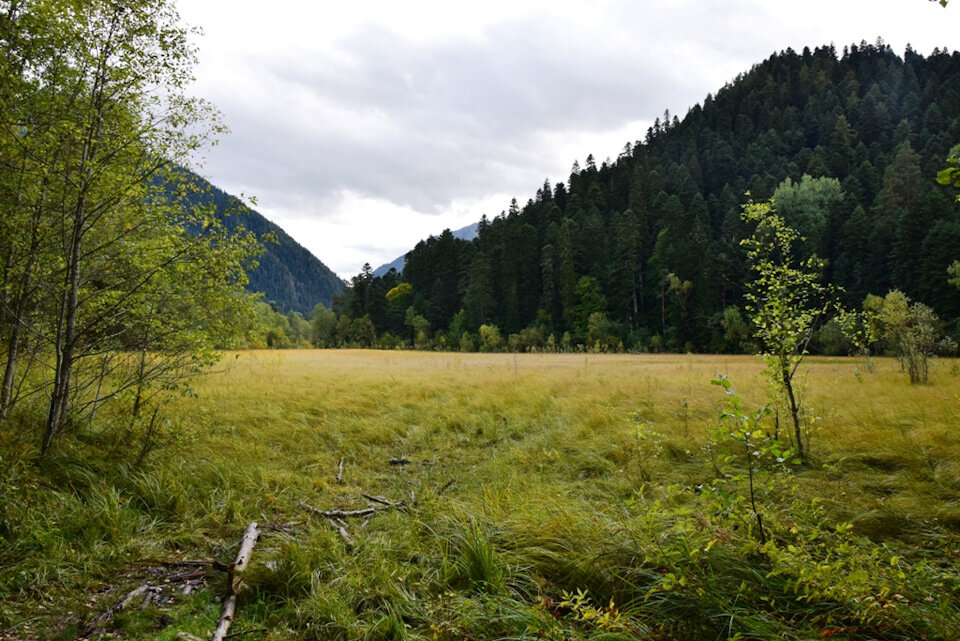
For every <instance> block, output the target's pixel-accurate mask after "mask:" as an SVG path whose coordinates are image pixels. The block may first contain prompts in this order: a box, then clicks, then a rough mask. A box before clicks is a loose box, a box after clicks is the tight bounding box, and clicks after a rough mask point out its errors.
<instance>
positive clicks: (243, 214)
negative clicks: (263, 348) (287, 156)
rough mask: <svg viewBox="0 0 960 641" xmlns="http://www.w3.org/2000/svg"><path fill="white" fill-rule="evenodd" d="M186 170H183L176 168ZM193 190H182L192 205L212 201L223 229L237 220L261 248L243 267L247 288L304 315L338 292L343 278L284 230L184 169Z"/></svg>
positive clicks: (278, 306)
mask: <svg viewBox="0 0 960 641" xmlns="http://www.w3.org/2000/svg"><path fill="white" fill-rule="evenodd" d="M182 171H184V172H186V173H188V174H189V172H187V170H182ZM189 178H190V179H191V182H192V183H193V184H194V185H196V187H197V188H198V191H197V192H196V193H191V194H188V195H186V199H187V200H188V201H190V204H192V205H213V206H215V207H216V210H217V213H218V215H219V216H221V217H222V218H223V223H224V226H225V227H226V228H227V229H234V228H236V227H237V226H238V225H243V227H244V228H245V229H247V230H248V231H251V232H253V233H254V234H256V235H257V237H258V238H261V239H264V240H267V242H264V243H263V247H264V250H265V251H264V253H263V255H261V256H260V258H259V260H258V262H259V264H258V266H257V267H256V269H252V270H249V271H248V272H247V277H248V278H249V281H250V282H249V283H248V284H247V291H249V292H258V293H262V294H263V295H264V300H266V301H267V302H268V303H270V304H271V305H273V306H275V307H277V308H279V309H282V310H284V311H291V310H292V311H296V312H300V313H301V314H308V313H309V312H310V310H312V309H313V307H314V306H315V305H316V304H317V303H323V304H324V305H326V306H327V307H330V305H331V304H332V302H333V297H334V296H335V295H336V294H339V293H340V292H342V291H343V281H342V280H341V279H340V278H339V277H338V276H337V275H336V274H335V273H333V272H332V271H331V270H330V269H329V268H328V267H327V266H326V265H324V264H323V263H322V262H320V261H319V260H318V259H317V257H316V256H314V255H313V254H311V253H310V252H309V251H308V250H307V249H306V248H304V247H303V246H301V245H300V244H299V243H298V242H297V241H295V240H294V239H293V238H291V237H290V236H289V235H288V234H287V233H286V232H285V231H283V230H282V229H280V227H278V226H277V225H275V224H274V223H272V222H270V221H269V220H267V219H266V218H264V217H263V216H261V215H260V214H259V213H257V212H256V211H254V210H253V209H250V208H249V207H247V206H245V205H244V204H243V203H241V202H240V201H239V200H238V199H237V198H236V197H235V196H231V195H230V194H228V193H226V192H224V191H222V190H220V189H218V188H217V187H215V186H213V185H211V184H210V183H209V182H207V181H206V180H204V179H203V178H201V177H199V176H196V175H193V174H190V176H189Z"/></svg>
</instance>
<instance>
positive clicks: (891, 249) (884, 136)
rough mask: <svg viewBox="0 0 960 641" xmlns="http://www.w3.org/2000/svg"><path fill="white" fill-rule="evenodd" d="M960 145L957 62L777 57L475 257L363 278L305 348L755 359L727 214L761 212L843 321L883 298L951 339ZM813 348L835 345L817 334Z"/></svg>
mask: <svg viewBox="0 0 960 641" xmlns="http://www.w3.org/2000/svg"><path fill="white" fill-rule="evenodd" d="M958 142H960V54H958V53H947V52H946V51H940V50H934V52H933V53H932V55H930V56H929V57H924V56H923V55H920V54H919V53H916V52H915V51H913V50H911V49H910V48H908V49H907V51H906V52H905V53H904V55H903V56H900V55H898V54H897V53H895V52H894V51H893V50H892V49H891V48H890V47H889V46H888V45H886V44H884V43H883V42H882V41H879V40H878V41H877V43H875V44H868V43H866V42H861V43H860V44H859V45H851V46H847V47H844V48H843V50H842V51H837V50H836V49H835V48H834V47H833V46H824V47H819V48H816V49H813V50H810V49H808V48H805V49H804V50H803V51H802V52H797V51H793V50H791V49H787V50H786V51H782V52H780V53H777V54H774V55H772V56H771V57H770V58H768V59H767V60H765V61H763V62H762V63H760V64H758V65H756V66H755V67H753V68H752V69H750V70H749V71H748V72H746V73H744V74H742V75H740V76H738V77H737V78H736V79H735V80H734V81H733V82H731V83H729V84H728V85H726V86H724V87H723V88H721V89H720V90H719V91H717V93H716V95H708V96H707V97H706V98H705V99H704V101H703V103H702V104H697V105H695V106H694V107H693V108H691V109H690V110H689V111H688V113H687V114H686V115H685V116H684V117H683V118H679V117H678V116H675V115H671V114H670V113H669V112H667V113H664V115H663V117H662V118H658V119H657V120H656V121H655V123H654V124H653V126H652V127H651V128H650V129H648V131H647V132H646V135H645V137H644V139H643V140H638V141H636V142H634V143H628V144H626V145H625V146H624V148H623V151H622V153H621V154H620V155H619V157H618V158H616V159H606V160H604V161H599V162H598V160H597V159H595V158H593V157H592V156H589V157H587V158H586V161H585V163H584V165H582V166H581V165H579V164H578V163H576V162H575V163H574V165H573V168H572V170H571V173H570V176H569V178H568V180H567V182H566V183H562V182H560V183H557V184H555V185H552V184H550V182H549V181H547V182H545V183H544V184H543V185H542V186H541V187H540V188H538V189H537V190H536V193H535V194H534V195H533V197H531V198H529V199H528V200H527V201H526V202H525V203H520V202H517V201H516V200H514V201H513V202H512V203H511V204H510V206H509V209H508V210H506V211H504V212H501V213H500V214H499V215H498V216H495V217H493V218H490V219H488V218H487V217H484V219H483V220H481V222H480V225H479V231H478V236H477V238H476V239H474V240H472V241H465V240H459V239H456V238H454V237H453V236H452V235H451V234H450V233H449V232H444V233H443V234H441V235H440V236H438V237H432V238H430V239H428V240H426V241H423V242H421V243H419V244H418V245H417V246H416V247H414V248H413V249H412V250H411V251H410V252H409V253H408V254H407V262H406V266H405V268H404V270H403V272H402V273H397V272H395V271H394V272H390V273H388V274H386V275H384V276H382V277H378V276H374V275H373V274H372V271H371V270H369V269H364V271H363V272H362V273H361V274H359V275H357V276H356V277H354V278H353V279H352V287H350V288H349V289H348V291H347V292H346V293H345V294H344V295H343V296H342V297H340V298H338V299H336V300H335V302H334V310H333V311H334V312H336V313H337V315H338V318H339V321H338V324H337V325H334V324H333V322H332V316H333V315H332V314H329V312H326V314H327V315H328V317H330V322H322V323H320V328H319V331H318V330H317V327H316V323H315V331H314V343H315V344H318V345H336V344H341V345H344V344H347V345H358V346H373V345H379V346H381V347H394V346H401V345H412V346H414V347H433V348H440V349H443V348H447V349H463V350H472V349H506V348H510V349H515V350H539V349H545V350H552V349H577V348H585V349H599V350H615V349H637V350H651V351H657V350H669V351H678V350H683V351H709V352H718V351H729V352H737V351H743V350H749V349H751V346H750V334H751V332H750V330H749V328H748V321H747V320H746V318H747V315H746V313H745V312H744V309H743V306H744V302H743V294H744V288H745V283H746V282H747V281H748V280H749V278H750V270H749V267H748V265H747V264H746V260H745V258H744V254H743V250H742V248H741V247H740V241H741V240H742V239H743V238H745V237H746V236H748V235H749V234H750V231H751V230H750V226H749V225H747V224H746V223H744V222H743V221H742V220H741V216H740V214H741V210H742V206H743V204H744V203H745V202H747V201H748V200H754V201H765V200H767V199H770V198H773V199H774V201H775V203H776V207H777V210H778V212H779V213H780V214H781V215H782V216H783V217H784V218H785V219H786V221H787V223H788V224H789V225H791V226H792V227H794V228H795V229H797V230H798V231H799V232H800V233H801V235H802V237H803V241H802V245H801V246H800V247H798V248H797V251H798V253H799V254H800V255H802V256H809V255H814V254H815V255H816V256H818V257H819V258H820V259H822V261H823V265H824V267H823V273H822V277H823V279H824V281H825V282H827V283H832V284H833V285H834V286H836V287H837V288H838V292H839V296H840V298H841V299H842V301H843V302H844V303H845V304H846V305H847V306H848V307H849V308H858V307H860V305H861V304H862V302H863V301H864V298H865V297H866V296H867V295H868V294H877V295H881V296H882V295H883V294H885V293H886V292H888V291H890V290H892V289H897V290H900V291H902V292H903V293H904V294H906V295H907V296H908V297H909V298H910V299H912V300H915V301H920V302H923V303H925V304H926V305H929V306H931V307H932V308H933V309H934V310H935V312H936V314H937V315H938V316H939V317H940V319H942V320H943V321H944V323H945V328H946V330H947V332H948V333H952V334H954V335H956V333H957V320H958V317H960V296H958V295H957V290H956V288H955V287H954V286H953V285H951V284H950V283H949V282H948V278H949V277H948V274H947V267H948V266H949V265H950V264H951V262H952V261H954V260H956V259H957V257H958V254H960V251H958V248H960V212H958V209H957V206H956V204H955V203H954V194H955V192H954V191H952V190H950V189H949V188H947V187H943V186H941V185H939V184H938V183H937V180H936V179H937V173H938V171H939V170H940V169H942V168H943V167H944V165H945V159H946V157H947V156H948V154H949V152H950V149H951V147H952V146H953V145H955V144H957V143H958ZM319 311H323V310H319ZM812 348H813V349H815V350H819V351H825V352H835V353H842V352H844V351H845V350H846V349H847V346H846V345H845V344H844V342H843V339H842V337H840V336H839V332H836V331H834V332H831V331H829V328H827V330H825V331H821V333H820V334H819V335H818V337H817V338H816V339H815V341H814V343H813V344H812Z"/></svg>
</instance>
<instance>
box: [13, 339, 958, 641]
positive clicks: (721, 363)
mask: <svg viewBox="0 0 960 641" xmlns="http://www.w3.org/2000/svg"><path fill="white" fill-rule="evenodd" d="M220 369H221V370H222V371H220V373H218V374H215V375H211V376H209V377H207V378H206V379H204V380H203V381H201V382H200V383H199V385H198V386H197V396H196V398H184V399H182V400H181V401H179V402H178V404H177V405H176V407H174V408H171V409H169V410H168V412H167V417H166V418H167V419H168V420H169V424H168V425H166V426H165V431H164V432H163V434H162V435H161V447H160V448H159V449H158V450H157V451H155V452H153V453H152V454H151V456H150V457H148V458H147V460H146V462H145V463H144V464H143V465H141V466H137V465H135V461H136V458H137V454H138V453H139V452H138V449H137V448H136V447H131V446H127V447H116V446H115V445H116V444H115V442H114V441H111V440H109V439H108V437H109V436H110V434H109V432H108V433H106V434H100V435H96V434H80V435H78V438H76V439H74V440H71V441H69V442H65V443H64V444H63V445H62V446H61V447H60V448H59V449H58V450H57V451H56V452H54V455H53V456H52V457H50V458H48V459H47V460H45V461H43V462H42V464H41V465H39V466H38V465H36V464H34V463H33V461H34V459H35V455H36V451H35V449H33V445H32V443H33V441H35V440H36V439H31V438H30V436H31V433H30V432H29V425H30V423H29V420H28V417H24V416H21V417H20V418H17V419H16V420H11V421H10V423H9V424H8V425H6V426H3V427H2V428H0V457H2V460H0V466H2V467H0V470H2V474H0V536H2V537H3V541H0V543H2V544H3V545H2V550H0V638H10V639H34V638H35V639H47V638H50V639H67V638H76V636H77V634H78V632H79V631H81V630H82V629H83V628H84V627H85V626H86V624H87V623H88V622H89V621H90V620H91V619H92V618H93V617H95V616H96V615H97V614H99V613H100V612H102V611H104V610H105V609H106V608H107V607H108V606H110V605H112V604H113V603H115V602H116V601H117V600H118V599H119V598H120V597H121V596H122V595H123V594H125V593H126V592H127V591H129V590H130V589H132V588H133V587H136V586H137V585H139V584H141V583H142V582H144V581H145V580H148V579H149V578H150V577H149V575H145V574H144V572H145V570H144V568H145V567H147V566H150V565H151V564H153V565H155V564H156V563H157V562H159V561H170V560H175V559H201V558H216V559H219V560H221V561H224V562H229V561H230V560H232V558H233V555H234V554H235V546H236V545H237V543H238V541H239V538H240V535H241V534H242V532H243V529H244V527H245V526H246V524H247V523H248V522H249V521H251V520H257V521H260V522H262V523H271V524H277V525H279V524H291V523H292V524H291V525H290V531H289V532H288V533H284V532H276V531H266V532H265V533H264V535H263V537H262V538H261V540H260V542H259V543H258V546H257V548H256V549H255V551H254V554H253V560H252V563H251V566H250V568H249V569H248V571H247V573H246V578H245V580H246V582H247V584H248V588H249V589H248V590H247V591H246V592H245V593H244V594H243V596H242V598H241V602H240V610H239V614H238V617H237V620H236V621H235V623H234V630H235V631H245V630H256V629H261V628H264V629H266V630H267V632H250V633H249V634H248V635H246V637H245V638H248V639H274V640H281V639H358V640H359V639H435V640H438V641H440V640H447V639H450V640H453V639H490V638H498V639H536V638H548V639H555V640H556V641H563V640H565V639H588V638H589V639H611V640H612V639H621V638H633V639H636V638H640V639H651V640H660V639H705V640H706V639H726V638H734V637H737V635H739V638H742V639H797V640H799V639H812V638H821V637H825V636H831V635H832V636H835V637H837V638H844V639H878V640H879V639H917V638H926V639H956V638H960V556H958V553H957V550H958V549H960V430H958V429H957V425H958V424H960V421H958V413H960V409H958V408H960V375H958V373H957V367H956V364H955V363H951V362H949V361H941V362H939V363H938V367H937V369H936V370H935V371H934V376H933V384H931V385H925V386H911V385H909V383H908V381H907V379H906V376H905V375H904V374H902V373H900V372H899V368H898V366H897V364H896V362H895V361H892V360H886V359H879V360H877V361H876V362H875V363H874V364H873V365H872V366H869V367H868V366H867V364H866V363H864V362H863V361H859V360H853V359H810V360H809V361H808V362H807V363H806V364H805V366H804V368H803V370H802V372H803V374H802V376H803V379H804V382H805V388H806V392H805V395H806V399H807V402H808V407H809V408H811V410H812V413H811V416H813V417H815V419H816V420H815V422H814V427H813V433H812V435H811V451H812V459H811V461H810V463H809V464H807V465H805V466H801V467H798V468H795V469H793V470H792V471H790V472H787V473H783V472H776V471H774V470H765V471H763V472H762V473H761V477H762V480H763V481H764V486H763V487H762V489H761V490H760V492H759V499H760V505H759V509H760V511H761V513H762V514H763V518H764V526H765V529H766V530H767V533H768V536H769V537H770V539H771V542H770V543H769V544H768V545H767V546H765V547H764V546H761V545H760V544H759V541H758V538H757V536H756V534H757V533H756V523H755V522H754V521H753V519H752V518H751V513H750V511H749V509H748V508H747V505H746V500H745V484H744V481H743V480H742V478H741V473H742V471H743V470H742V469H741V468H740V467H738V464H737V462H736V460H732V461H729V462H726V461H725V457H726V456H728V455H733V454H736V450H735V449H734V448H733V447H732V446H731V445H729V444H727V443H724V442H716V441H713V440H712V439H711V436H710V430H711V428H712V427H714V426H716V425H717V424H718V419H717V414H718V408H719V405H720V403H721V400H722V398H723V394H722V390H720V389H719V388H717V387H715V386H711V385H710V384H709V381H710V380H711V379H712V378H713V377H714V376H715V375H716V374H718V373H723V374H726V375H727V376H729V378H730V380H731V381H732V382H733V385H734V387H735V388H736V390H737V393H738V394H739V395H740V396H741V397H742V398H743V399H744V401H745V403H746V405H747V406H748V407H760V406H762V405H764V404H765V403H767V402H768V399H767V396H766V384H765V381H764V379H763V377H762V376H761V365H760V363H759V359H757V358H753V357H708V356H676V355H662V356H652V355H644V356H630V355H617V356H614V355H611V356H598V355H590V356H584V355H542V356H538V355H525V354H521V355H518V356H517V357H516V360H515V358H514V356H513V355H503V354H500V355H497V354H487V355H484V354H469V355H467V354H464V355H458V354H431V353H415V352H403V353H400V352H397V353H390V352H365V351H354V352H351V351H296V352H243V353H239V354H231V355H229V356H228V357H226V358H225V359H224V361H223V363H222V366H221V368H220ZM769 428H770V429H772V424H771V425H770V426H769ZM784 428H785V426H784ZM783 431H784V432H786V431H788V430H786V429H784V430H783ZM400 456H405V457H406V458H408V459H410V460H412V461H414V462H415V463H414V464H411V465H406V466H392V465H390V464H389V460H390V459H391V458H394V457H400ZM341 458H342V459H343V460H344V479H343V480H344V482H343V484H337V483H336V481H335V475H336V471H337V463H338V461H339V460H340V459H341ZM361 493H366V494H373V495H381V496H383V497H386V498H388V499H390V500H394V501H401V500H402V501H405V502H406V503H407V504H408V506H409V509H408V510H407V511H385V512H381V513H378V514H377V515H375V516H374V517H372V518H371V519H369V521H368V522H367V523H365V524H363V522H362V520H360V519H349V520H348V521H347V528H348V530H349V532H350V536H351V537H352V539H353V540H354V541H355V543H356V545H355V547H353V548H349V547H347V546H346V545H345V543H344V541H343V540H341V538H340V536H339V535H338V534H337V533H336V532H335V531H334V530H333V529H332V528H331V527H330V525H329V524H328V523H327V522H326V520H325V519H322V518H319V517H317V516H316V515H312V514H311V513H310V512H309V511H307V510H305V509H304V508H303V507H302V503H304V502H305V503H309V504H310V505H313V506H316V507H318V508H320V509H329V508H334V507H337V508H345V509H354V508H361V507H365V506H366V505H367V501H366V500H365V499H363V498H362V497H361V496H360V495H361ZM223 587H224V584H223V578H222V577H221V576H217V574H216V573H211V575H210V578H209V581H208V583H207V587H206V588H204V589H202V590H200V591H198V592H195V593H194V594H192V595H190V596H188V597H182V596H178V597H177V598H176V599H175V600H174V601H173V602H172V603H170V604H167V605H164V606H163V607H156V606H153V605H151V606H149V607H147V608H146V609H145V610H143V611H141V610H139V609H138V604H137V606H136V607H133V608H132V609H130V610H129V611H126V612H124V613H123V614H121V615H119V616H118V617H117V618H116V620H115V621H114V622H113V623H112V624H110V626H108V627H107V631H108V632H109V633H111V634H115V635H118V636H121V637H123V638H146V639H164V640H166V639H173V638H174V637H175V636H176V633H177V632H179V631H187V632H192V633H194V634H199V635H201V636H203V635H206V634H208V633H209V631H210V630H211V629H212V627H213V626H214V624H215V622H216V618H217V614H218V609H219V598H220V594H221V592H222V590H223ZM578 592H579V593H580V594H581V595H582V596H581V598H580V599H579V600H578V599H577V598H575V597H576V595H577V593H578Z"/></svg>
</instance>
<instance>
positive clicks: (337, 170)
mask: <svg viewBox="0 0 960 641" xmlns="http://www.w3.org/2000/svg"><path fill="white" fill-rule="evenodd" d="M954 5H955V6H954ZM178 6H179V9H180V13H181V15H182V17H183V19H184V22H185V23H187V24H189V25H194V26H199V27H201V28H202V30H203V34H202V35H200V36H198V37H197V38H196V44H197V46H198V48H199V55H200V64H199V66H198V67H197V69H196V76H197V83H196V85H195V87H194V89H193V93H194V94H195V95H198V96H201V97H204V98H206V99H209V100H210V101H212V102H213V103H215V104H216V105H217V107H219V109H220V110H221V112H222V113H223V118H224V120H225V122H226V124H227V126H228V127H229V128H230V130H231V133H230V134H228V135H226V136H224V137H223V138H222V139H221V141H220V144H219V145H218V146H216V147H214V148H212V149H210V150H209V151H208V152H207V153H206V154H205V160H204V163H203V166H202V168H201V173H202V174H203V175H204V176H205V177H207V178H208V179H210V180H211V181H212V182H213V183H214V184H216V185H217V186H218V187H220V188H222V189H224V190H226V191H228V192H230V193H234V194H240V193H241V192H242V193H244V194H246V195H252V196H255V197H256V198H257V206H256V209H257V210H258V211H260V212H261V213H262V214H264V215H265V216H267V217H268V218H270V219H271V220H273V221H274V222H276V223H277V224H279V225H280V226H281V227H283V228H284V229H285V230H286V231H287V232H288V233H289V234H290V235H292V236H293V237H294V238H295V239H296V240H297V241H298V242H300V244H302V245H304V246H305V247H307V248H308V249H309V250H310V251H312V252H313V253H314V254H315V255H316V256H317V257H318V258H320V260H322V261H323V262H324V263H326V264H327V265H328V266H329V267H330V268H331V269H333V270H334V271H335V272H337V273H338V274H339V275H340V276H341V277H344V278H349V277H351V276H353V275H355V274H356V273H357V272H359V271H360V268H361V266H362V265H363V263H365V262H369V263H370V264H371V265H373V266H374V267H377V266H378V265H380V264H382V263H385V262H388V261H389V260H392V259H393V258H395V257H397V256H399V255H401V254H403V253H404V252H406V251H407V250H409V249H410V248H411V247H412V246H413V245H414V244H416V242H417V241H418V240H420V239H421V238H424V237H426V236H428V235H430V234H437V233H439V232H440V231H442V230H443V229H444V228H447V227H449V228H452V229H456V228H458V227H462V226H465V225H467V224H470V223H472V222H475V221H476V220H478V219H479V218H480V216H481V215H482V214H484V213H486V214H487V215H488V216H491V217H492V216H495V215H497V214H499V213H500V212H501V211H502V210H504V209H506V208H507V206H508V205H509V202H510V198H512V197H514V196H515V197H517V199H518V200H519V201H520V202H521V203H523V202H525V201H526V200H527V198H530V197H531V196H533V194H534V192H535V191H536V189H537V187H538V186H540V185H542V184H543V180H544V179H545V178H548V179H549V180H550V181H551V182H556V181H558V180H564V181H565V180H566V177H567V176H568V175H569V171H570V167H571V165H572V164H573V161H574V160H578V161H579V162H580V164H583V162H584V159H585V158H586V156H587V155H588V154H591V153H592V154H593V155H594V156H595V157H596V158H597V162H598V163H599V162H602V161H603V160H604V159H605V158H607V157H611V158H616V156H617V154H618V153H619V152H620V151H621V150H622V149H623V146H624V144H625V143H627V142H630V141H635V140H638V139H642V138H643V136H644V134H645V132H646V129H647V127H649V126H650V124H651V123H652V122H653V119H654V118H655V117H657V116H659V115H661V114H663V112H664V110H665V109H669V110H670V113H671V114H677V115H679V116H680V117H681V118H682V117H683V115H684V114H685V113H686V112H687V110H688V109H689V108H690V107H691V106H693V105H694V104H695V103H698V102H702V100H703V98H704V97H705V96H706V94H707V93H709V92H713V93H715V92H716V91H717V90H718V89H719V88H720V87H722V86H723V85H724V84H725V83H727V82H729V81H731V80H732V79H733V78H734V77H735V76H736V75H737V74H738V73H741V72H743V71H746V70H748V69H749V68H750V67H751V66H752V65H754V64H756V63H758V62H760V61H762V60H763V59H765V58H767V57H768V56H769V55H770V54H771V53H773V52H775V51H779V50H782V49H785V48H787V47H792V48H794V49H795V50H797V51H800V50H802V49H803V47H804V46H810V47H811V48H814V47H816V46H818V45H822V44H829V43H831V42H832V43H834V44H835V45H836V47H837V49H838V50H842V48H843V46H844V45H846V44H850V43H855V42H860V41H861V40H867V41H868V42H874V41H876V39H877V37H878V36H879V37H882V38H883V39H884V41H885V42H887V43H888V44H890V45H891V46H892V47H893V48H894V50H895V51H897V52H898V53H900V54H902V52H903V50H904V47H905V46H906V45H907V43H911V44H912V46H913V48H914V49H915V50H917V51H918V52H920V53H922V54H924V55H927V54H929V53H930V52H931V51H932V50H933V48H934V47H941V48H949V49H951V50H953V49H957V48H960V43H958V37H960V36H958V34H960V30H958V27H960V0H955V2H954V4H953V5H951V6H950V7H948V8H946V9H943V8H941V7H940V6H939V5H937V4H935V3H931V2H928V0H804V1H784V0H765V1H760V0H699V1H694V0H659V1H656V2H654V1H652V0H623V1H620V0H611V1H602V0H594V1H581V2H568V1H566V0H550V1H540V0H532V1H527V0H508V1H501V0H484V1H483V2H470V3H467V2H461V1H460V0H446V1H437V2H421V1H418V0H385V1H367V0H349V1H346V2H332V1H330V0H326V1H323V2H316V1H313V2H307V1H305V0H269V1H268V2H264V1H263V0H257V1H256V2H254V1H251V0H179V2H178Z"/></svg>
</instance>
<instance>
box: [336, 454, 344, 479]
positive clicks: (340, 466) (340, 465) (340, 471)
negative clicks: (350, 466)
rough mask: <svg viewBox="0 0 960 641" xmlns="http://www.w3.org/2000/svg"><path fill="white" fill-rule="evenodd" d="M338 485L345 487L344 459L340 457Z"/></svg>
mask: <svg viewBox="0 0 960 641" xmlns="http://www.w3.org/2000/svg"><path fill="white" fill-rule="evenodd" d="M337 484H338V485H343V457H342V456H341V457H340V462H339V463H337Z"/></svg>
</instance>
